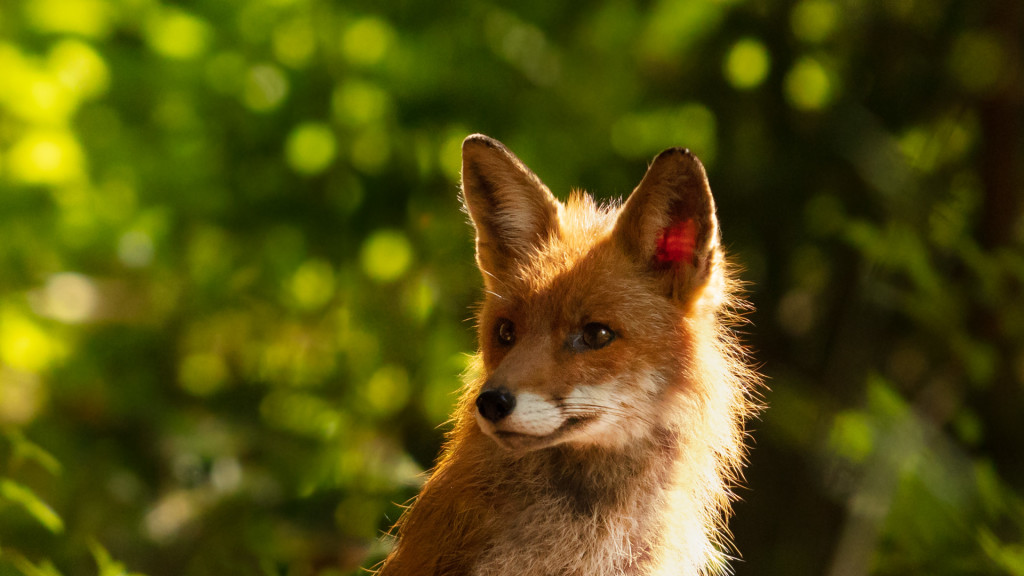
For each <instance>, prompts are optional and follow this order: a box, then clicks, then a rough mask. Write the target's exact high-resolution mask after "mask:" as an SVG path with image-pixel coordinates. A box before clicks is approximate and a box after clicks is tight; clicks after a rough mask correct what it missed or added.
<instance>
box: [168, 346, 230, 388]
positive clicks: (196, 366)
mask: <svg viewBox="0 0 1024 576" xmlns="http://www.w3.org/2000/svg"><path fill="white" fill-rule="evenodd" d="M228 375H229V371H228V366H227V364H226V363H225V362H224V359H223V358H221V356H220V355H218V354H213V353H208V352H204V353H198V354H189V355H188V356H185V358H183V359H182V360H181V363H180V364H179V365H178V383H179V384H180V385H181V387H182V388H183V389H184V390H185V391H186V392H188V393H189V394H192V395H193V396H209V395H211V394H213V393H215V392H217V391H218V390H220V389H222V388H223V387H224V386H225V384H227V380H228Z"/></svg>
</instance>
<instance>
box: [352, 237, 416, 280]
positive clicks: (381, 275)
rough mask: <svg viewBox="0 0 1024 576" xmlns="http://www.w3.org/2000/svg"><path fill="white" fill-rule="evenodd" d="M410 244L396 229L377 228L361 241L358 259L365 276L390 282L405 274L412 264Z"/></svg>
mask: <svg viewBox="0 0 1024 576" xmlns="http://www.w3.org/2000/svg"><path fill="white" fill-rule="evenodd" d="M412 259H413V254H412V246H411V245H410V244H409V240H408V238H406V237H405V234H403V233H402V232H400V231H398V230H378V231H376V232H374V233H373V234H371V235H370V237H369V238H368V239H367V240H366V242H365V243H363V249H362V252H361V254H360V261H361V263H362V266H363V271H364V272H365V273H366V275H367V276H369V277H370V278H372V279H373V280H376V281H378V282H391V281H394V280H397V279H398V278H400V277H401V276H402V275H403V274H405V272H406V270H408V269H409V266H410V265H411V264H412Z"/></svg>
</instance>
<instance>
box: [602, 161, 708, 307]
mask: <svg viewBox="0 0 1024 576" xmlns="http://www.w3.org/2000/svg"><path fill="white" fill-rule="evenodd" d="M613 236H614V238H615V241H616V242H617V243H618V244H619V246H620V247H621V248H622V249H623V250H624V251H625V252H626V253H627V254H629V255H630V256H631V257H632V258H633V259H634V260H636V261H638V262H641V263H643V264H644V265H645V266H646V268H647V269H648V270H649V271H650V272H651V273H652V274H653V275H655V276H656V277H658V278H659V279H660V280H661V281H662V282H663V285H664V290H665V293H666V295H670V296H672V297H673V298H675V299H676V300H680V301H682V302H684V303H688V302H691V301H692V299H693V298H694V297H695V296H697V295H698V294H699V293H700V292H701V291H702V289H703V288H704V287H705V286H707V284H708V281H709V280H710V279H711V277H712V276H713V274H714V272H715V265H716V259H717V258H719V251H718V242H719V240H718V220H717V219H716V218H715V201H714V198H712V196H711V186H710V185H709V184H708V179H707V175H706V174H705V173H704V166H703V165H702V164H701V163H700V160H698V159H697V157H696V156H694V155H693V153H691V152H690V151H689V150H685V149H682V148H670V149H668V150H665V151H664V152H662V153H661V154H658V157H657V158H655V159H654V162H652V163H651V166H650V167H649V168H648V169H647V174H645V175H644V178H643V180H642V181H641V182H640V185H639V186H637V187H636V190H634V191H633V193H632V194H631V195H630V196H629V199H627V200H626V203H625V205H623V207H622V211H621V212H620V213H619V216H618V219H617V220H616V222H615V230H614V232H613Z"/></svg>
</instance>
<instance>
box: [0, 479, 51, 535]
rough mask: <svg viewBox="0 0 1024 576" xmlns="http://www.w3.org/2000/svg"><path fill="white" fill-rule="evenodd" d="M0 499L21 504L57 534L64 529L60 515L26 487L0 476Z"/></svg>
mask: <svg viewBox="0 0 1024 576" xmlns="http://www.w3.org/2000/svg"><path fill="white" fill-rule="evenodd" d="M0 499H4V500H7V501H8V502H11V503H13V504H17V505H19V506H21V507H22V508H24V509H25V511H26V512H28V513H29V515H31V516H32V517H33V518H35V519H36V520H38V521H39V523H40V524H42V525H43V526H45V527H46V528H47V529H48V530H49V531H50V532H53V533H54V534H59V533H61V532H63V531H64V521H63V520H61V519H60V516H58V515H57V513H56V512H54V511H53V508H50V506H49V505H48V504H46V502H43V501H42V500H41V499H40V498H39V497H38V496H36V494H35V492H33V491H32V490H31V489H29V488H28V487H26V486H23V485H21V484H19V483H17V482H15V481H13V480H10V479H7V478H0Z"/></svg>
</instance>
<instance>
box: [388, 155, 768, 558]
mask: <svg viewBox="0 0 1024 576" xmlns="http://www.w3.org/2000/svg"><path fill="white" fill-rule="evenodd" d="M463 199H464V202H465V205H466V207H467V210H468V212H469V214H470V216H471V218H472V220H473V223H474V225H475V227H476V231H477V261H478V264H479V265H480V268H481V271H482V273H483V275H484V284H485V288H486V297H485V299H484V302H483V304H482V306H481V308H480V312H479V332H480V353H479V355H478V356H477V358H476V369H475V370H472V371H471V373H472V374H473V376H472V377H469V378H467V382H466V384H465V387H464V389H463V393H462V396H461V401H460V403H459V405H458V407H457V409H456V411H455V413H454V415H453V420H454V428H453V430H452V432H451V433H450V436H449V438H448V441H447V443H446V445H445V448H444V452H443V454H442V456H441V458H440V460H439V461H438V463H437V466H436V467H435V469H434V471H433V473H432V474H431V476H430V479H429V480H428V481H427V483H426V485H425V486H424V488H423V490H422V492H421V493H420V495H419V497H418V498H417V500H416V501H415V503H414V504H413V505H412V506H411V507H410V509H409V510H407V511H406V513H405V514H404V515H403V517H402V519H401V520H400V521H399V523H398V525H397V526H396V528H395V531H396V533H397V540H396V542H395V546H394V549H393V550H392V552H391V554H390V555H389V556H388V558H387V559H386V560H385V562H384V564H383V566H382V567H381V569H380V572H379V574H380V575H381V576H406V575H409V576H411V575H439V576H440V575H444V576H460V575H465V576H471V575H472V576H484V575H487V576H503V575H513V574H516V575H521V574H528V575H551V576H554V575H566V574H572V575H580V576H584V575H586V576H601V575H609V576H610V575H626V574H631V575H666V576H667V575H669V574H672V575H705V574H718V573H722V572H725V571H727V570H728V565H727V559H728V548H729V546H730V545H729V542H728V529H727V527H726V520H727V519H728V516H729V514H730V502H731V499H732V492H731V487H732V486H733V485H734V484H735V482H736V481H737V480H738V476H739V474H740V467H741V464H742V461H743V458H744V454H745V448H744V442H743V441H744V434H745V433H744V428H743V425H744V421H745V420H746V418H748V417H749V416H750V415H751V414H752V413H753V412H754V411H755V406H754V404H753V402H752V396H753V392H752V391H753V389H754V388H755V387H756V386H757V385H758V383H759V379H758V377H757V375H756V374H755V373H754V372H753V371H751V370H750V369H749V368H748V364H747V361H746V358H745V355H744V353H743V351H742V348H741V347H740V346H739V345H738V343H737V342H736V340H735V338H734V336H733V334H732V331H731V326H732V324H734V323H735V322H736V318H737V317H736V315H735V310H736V309H737V307H738V303H739V301H738V300H737V299H736V296H735V294H734V292H735V283H734V281H733V280H732V278H731V275H730V270H729V267H728V264H727V262H726V260H725V257H724V254H723V251H722V249H721V247H720V246H719V241H718V238H719V233H718V224H717V220H716V219H715V214H714V201H713V199H712V197H711V191H710V188H709V187H708V185H707V180H706V177H705V176H704V169H703V167H702V166H701V165H700V162H699V161H698V160H697V159H696V157H694V156H693V155H691V154H690V153H689V152H687V151H684V150H679V149H672V150H666V151H665V152H663V153H662V154H661V155H659V156H658V158H656V159H655V161H654V163H653V164H652V165H651V167H650V168H649V170H648V172H647V175H646V176H645V177H644V179H643V181H642V182H641V183H640V185H639V186H638V187H637V189H636V190H635V191H634V192H633V194H632V195H631V196H630V198H629V199H628V200H627V201H626V202H625V203H624V204H622V205H611V206H598V205H596V204H595V203H594V201H593V200H592V199H591V198H590V196H588V195H586V194H583V193H574V194H573V195H572V196H571V197H570V198H569V200H568V202H567V203H565V204H562V203H560V202H558V201H557V200H555V198H554V197H553V196H552V195H551V193H550V192H549V191H548V190H547V188H546V187H545V186H544V185H543V184H542V183H541V181H540V180H539V179H538V178H537V177H536V176H535V175H533V173H532V172H530V171H529V169H527V168H526V167H525V166H524V165H523V164H522V163H521V162H520V161H519V160H518V159H517V158H516V157H515V156H514V155H513V154H512V153H511V152H509V151H508V150H507V149H506V148H505V147H504V146H503V145H501V144H500V143H498V142H496V141H494V140H491V139H489V138H487V137H485V136H480V135H474V136H470V137H469V138H467V139H466V141H465V143H464V144H463ZM681 229H685V230H686V234H687V237H686V239H685V249H674V250H673V252H672V254H673V257H672V258H670V259H667V261H666V258H664V254H663V251H664V242H663V238H664V235H665V231H666V230H681ZM691 236H692V238H691ZM659 243H660V244H661V246H660V247H659ZM691 244H692V246H691ZM659 250H661V251H662V253H661V254H662V255H661V257H659ZM595 326H597V327H598V328H596V329H595V328H594V327H595ZM600 328H605V329H607V332H604V333H601V334H600V337H601V338H603V339H602V340H597V338H598V336H594V334H596V332H594V330H598V329H600ZM585 333H586V334H590V336H586V335H585ZM609 334H611V335H612V336H609ZM503 338H504V339H503ZM595 342H597V343H596V344H595ZM484 391H498V392H493V393H492V396H493V394H497V393H499V392H500V393H501V394H505V395H506V396H507V397H512V398H513V400H514V401H515V403H514V404H513V405H512V408H511V409H510V410H508V413H507V414H505V411H506V409H507V408H509V404H510V403H507V402H505V400H506V399H507V398H505V399H502V400H501V401H498V400H494V401H493V402H491V405H490V406H489V407H484V406H483V405H480V406H478V398H482V397H481V394H482V392H484ZM479 401H480V402H483V400H479ZM485 403H486V402H485Z"/></svg>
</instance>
